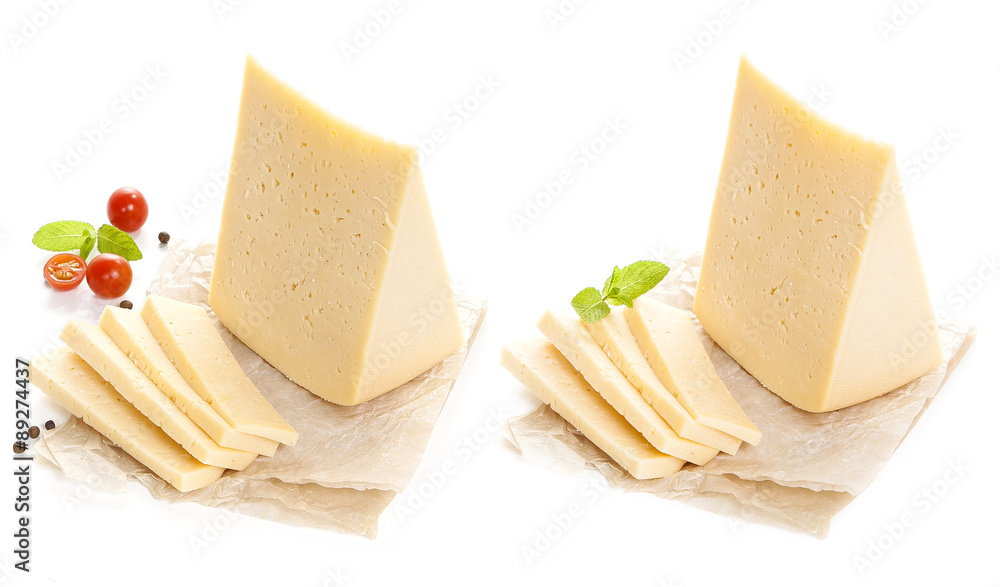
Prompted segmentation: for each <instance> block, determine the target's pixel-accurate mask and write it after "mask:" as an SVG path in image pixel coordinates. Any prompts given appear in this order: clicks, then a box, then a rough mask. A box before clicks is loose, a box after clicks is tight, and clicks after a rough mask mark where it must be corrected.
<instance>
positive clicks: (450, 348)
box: [209, 58, 464, 405]
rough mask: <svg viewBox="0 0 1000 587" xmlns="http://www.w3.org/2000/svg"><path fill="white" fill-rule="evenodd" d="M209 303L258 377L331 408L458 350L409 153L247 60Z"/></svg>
mask: <svg viewBox="0 0 1000 587" xmlns="http://www.w3.org/2000/svg"><path fill="white" fill-rule="evenodd" d="M209 303H210V305H211V307H212V309H213V310H214V311H215V313H216V315H217V316H218V317H219V319H220V320H221V321H222V323H223V324H224V325H225V326H226V327H227V328H228V329H229V330H230V331H232V332H233V334H235V335H236V336H238V337H239V338H240V339H241V340H242V341H243V342H244V343H245V344H246V345H247V346H249V347H250V348H251V349H253V350H254V351H256V352H257V353H258V354H259V355H260V356H261V357H263V358H264V359H265V360H266V361H267V362H268V363H270V364H271V365H273V366H274V367H275V368H277V369H278V370H279V371H281V372H282V373H284V374H285V375H286V376H287V377H289V378H290V379H292V380H293V381H295V382H296V383H298V384H299V385H301V386H302V387H304V388H306V389H308V390H309V391H311V392H313V393H315V394H316V395H318V396H320V397H322V398H324V399H327V400H329V401H331V402H334V403H337V404H341V405H355V404H358V403H361V402H363V401H366V400H368V399H371V398H373V397H376V396H378V395H381V394H383V393H385V392H387V391H390V390H392V389H395V388H396V387H398V386H400V385H402V384H403V383H406V382H407V381H409V380H411V379H413V378H414V377H416V376H417V375H419V374H421V373H423V372H424V371H427V370H428V369H430V368H431V367H433V366H434V365H435V364H437V363H439V362H440V361H441V360H443V359H444V358H445V357H447V356H448V355H449V354H451V353H452V352H454V351H455V350H456V349H458V348H459V347H460V346H461V345H462V344H463V342H464V333H463V331H462V327H461V323H460V321H459V316H458V309H457V306H456V304H455V300H454V297H453V294H452V290H451V285H450V281H449V279H448V273H447V269H446V267H445V262H444V257H443V255H442V253H441V246H440V243H439V242H438V236H437V231H436V229H435V226H434V221H433V218H432V216H431V210H430V204H429V202H428V199H427V194H426V192H425V190H424V185H423V178H422V176H421V174H420V169H419V167H418V165H417V151H416V150H415V149H413V148H411V147H406V146H401V145H397V144H394V143H392V142H389V141H387V140H385V139H382V138H380V137H378V136H376V135H374V134H372V133H368V132H365V131H364V130H361V129H360V128H357V127H355V126H353V125H350V124H348V123H346V122H344V121H342V120H340V119H338V118H336V117H334V116H332V115H331V114H330V113H328V112H327V111H325V110H324V109H322V108H320V107H319V106H317V105H316V104H315V103H313V102H311V101H310V100H308V99H307V98H306V97H305V96H303V95H302V94H300V93H299V92H297V91H296V90H294V89H293V88H291V87H290V86H288V85H286V84H284V83H282V82H281V81H279V80H278V79H276V78H275V77H274V76H273V75H271V74H270V73H268V72H267V71H265V70H264V69H263V68H261V67H260V65H258V64H257V62H256V61H254V60H253V59H249V58H248V60H247V65H246V72H245V75H244V82H243V96H242V100H241V103H240V113H239V119H238V128H237V135H236V145H235V148H234V151H233V159H232V170H231V174H230V178H229V182H228V185H227V188H226V198H225V203H224V206H223V212H222V224H221V227H220V229H219V244H218V250H217V254H216V261H215V267H214V271H213V274H212V283H211V290H210V298H209Z"/></svg>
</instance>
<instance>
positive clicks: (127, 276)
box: [87, 253, 132, 298]
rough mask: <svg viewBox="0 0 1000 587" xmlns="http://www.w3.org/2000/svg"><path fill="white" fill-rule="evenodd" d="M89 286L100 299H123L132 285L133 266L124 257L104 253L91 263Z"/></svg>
mask: <svg viewBox="0 0 1000 587" xmlns="http://www.w3.org/2000/svg"><path fill="white" fill-rule="evenodd" d="M87 285H89V286H90V289H92V290H93V291H94V293H95V294H97V296H98V297H102V298H117V297H121V296H123V295H125V292H127V291H128V288H129V286H131V285H132V266H131V265H129V264H128V261H126V260H125V258H124V257H121V256H119V255H115V254H113V253H102V254H100V255H98V256H96V257H94V258H93V259H92V260H91V261H90V267H88V268H87Z"/></svg>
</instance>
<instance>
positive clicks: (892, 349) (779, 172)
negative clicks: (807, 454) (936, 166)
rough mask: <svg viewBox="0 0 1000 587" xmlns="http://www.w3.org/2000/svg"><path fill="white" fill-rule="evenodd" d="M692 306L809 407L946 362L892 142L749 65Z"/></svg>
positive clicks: (765, 377)
mask: <svg viewBox="0 0 1000 587" xmlns="http://www.w3.org/2000/svg"><path fill="white" fill-rule="evenodd" d="M694 311H695V314H697V316H698V319H699V320H700V321H701V324H702V326H704V328H705V330H706V331H707V332H708V333H709V334H710V335H711V336H712V338H713V339H714V340H715V342H716V343H718V344H719V346H721V347H722V348H723V349H724V350H725V351H726V352H727V353H729V355H730V356H732V357H733V358H734V359H736V360H737V361H738V362H739V363H740V364H741V365H742V366H743V368H745V369H746V370H747V371H749V372H750V373H751V374H752V375H753V376H754V377H756V378H757V379H758V380H759V381H760V382H761V383H762V384H763V385H764V386H765V387H767V388H768V389H770V390H771V391H772V392H774V393H776V394H777V395H779V396H780V397H782V398H784V399H785V400H786V401H788V402H789V403H791V404H793V405H795V406H797V407H799V408H802V409H804V410H808V411H811V412H827V411H831V410H836V409H839V408H843V407H846V406H850V405H853V404H856V403H858V402H861V401H865V400H867V399H871V398H873V397H876V396H878V395H881V394H883V393H886V392H888V391H891V390H893V389H895V388H897V387H899V386H900V385H903V384H905V383H907V382H908V381H910V380H912V379H914V378H916V377H918V376H920V375H922V374H923V373H925V372H927V371H928V370H930V369H931V368H933V367H934V366H935V365H937V364H939V363H940V362H941V361H942V354H941V345H940V341H939V339H938V333H937V324H936V321H935V318H934V312H933V308H932V307H931V303H930V296H929V295H928V292H927V285H926V281H925V279H924V274H923V270H922V267H921V263H920V258H919V255H918V252H917V247H916V240H915V238H914V235H913V229H912V226H911V224H910V219H909V215H908V212H907V210H906V202H905V199H904V197H903V193H902V186H901V183H900V180H899V172H898V170H897V167H896V158H895V155H894V153H893V149H892V148H891V147H889V146H887V145H883V144H880V143H876V142H874V141H870V140H866V139H865V138H863V137H861V136H859V135H857V134H855V133H852V132H849V131H846V130H844V129H842V128H840V127H838V126H836V125H834V124H832V123H830V122H828V121H826V120H824V119H822V118H820V117H819V116H818V115H816V113H814V112H812V111H811V110H809V108H807V107H806V106H805V105H803V104H801V103H800V102H798V101H797V100H795V99H794V98H793V97H792V96H791V95H790V94H788V93H787V92H785V91H784V90H782V89H781V88H779V87H778V86H777V85H775V84H774V83H773V82H771V81H770V80H768V79H766V78H765V77H764V76H763V75H762V74H761V73H760V72H759V71H757V70H756V69H755V68H754V67H753V66H751V65H750V64H749V63H748V62H747V61H746V60H745V59H744V60H742V61H741V63H740V69H739V75H738V78H737V83H736V93H735V96H734V99H733V108H732V115H731V119H730V123H729V136H728V138H727V141H726V150H725V155H724V157H723V160H722V168H721V170H720V174H719V183H718V188H717V190H716V195H715V204H714V206H713V208H712V218H711V221H710V225H709V234H708V238H707V240H706V243H705V254H704V257H703V261H702V265H701V275H700V278H699V281H698V287H697V290H696V293H695V300H694Z"/></svg>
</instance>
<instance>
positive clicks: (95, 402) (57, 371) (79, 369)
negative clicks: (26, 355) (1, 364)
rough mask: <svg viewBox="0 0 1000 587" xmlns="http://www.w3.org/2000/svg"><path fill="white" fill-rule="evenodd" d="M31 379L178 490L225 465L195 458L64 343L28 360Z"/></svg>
mask: <svg viewBox="0 0 1000 587" xmlns="http://www.w3.org/2000/svg"><path fill="white" fill-rule="evenodd" d="M31 369H32V373H31V374H32V382H33V383H34V384H35V385H37V386H38V387H39V389H41V390H42V391H43V392H45V394H46V395H48V396H49V397H51V398H52V399H53V400H55V401H56V402H57V403H58V404H59V405H61V406H62V407H64V408H66V409H67V410H69V412H70V413H71V414H73V415H74V416H76V417H77V418H80V419H81V420H83V421H84V422H86V423H87V424H89V425H90V426H91V427H93V428H94V429H95V430H97V431H98V432H100V433H101V434H103V435H104V436H106V437H107V438H108V440H110V441H111V442H114V443H115V444H117V445H118V446H120V447H121V448H122V450H124V451H125V452H127V453H128V454H130V455H132V457H133V458H134V459H136V460H137V461H139V462H140V463H142V464H143V465H145V466H146V467H149V469H150V470H151V471H153V472H154V473H156V474H157V475H159V476H160V477H161V478H162V479H163V480H164V481H166V482H167V483H169V484H171V485H173V486H174V487H175V488H176V489H177V490H178V491H182V492H187V491H193V490H195V489H201V488H202V487H206V486H208V485H211V484H212V483H214V482H215V481H217V480H218V479H219V478H220V477H222V473H223V471H224V470H225V469H223V468H222V467H213V466H211V465H206V464H204V463H200V462H198V460H197V459H195V458H194V457H193V456H191V454H190V453H188V451H186V450H184V448H183V447H182V446H181V445H179V444H177V443H176V442H174V441H173V440H171V439H170V437H169V436H167V435H166V434H165V433H164V432H163V430H160V428H159V427H158V426H156V424H153V423H152V422H151V421H150V420H149V418H147V417H145V416H143V415H142V414H140V413H139V411H138V410H136V409H135V407H133V406H132V404H130V403H128V401H126V400H125V398H123V397H122V396H121V394H119V393H118V392H117V391H115V388H114V387H112V386H111V384H110V383H108V382H107V381H105V380H104V378H103V377H101V376H100V375H98V374H97V372H96V371H94V370H93V369H92V368H90V366H89V365H87V363H85V362H84V361H83V359H81V358H80V357H78V356H77V355H76V353H74V352H73V351H71V350H70V349H68V348H66V347H62V348H60V349H59V350H57V351H56V352H55V353H54V354H53V355H51V356H48V357H36V358H35V359H33V360H32V361H31Z"/></svg>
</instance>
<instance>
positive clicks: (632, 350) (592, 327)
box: [586, 307, 743, 455]
mask: <svg viewBox="0 0 1000 587" xmlns="http://www.w3.org/2000/svg"><path fill="white" fill-rule="evenodd" d="M586 327H587V331H588V332H590V335H591V336H593V337H594V340H595V341H596V342H597V344H599V345H601V348H602V349H604V352H605V354H607V355H608V358H609V359H611V361H612V362H613V363H614V364H615V366H617V367H618V369H619V370H620V371H621V372H622V374H624V375H625V378H626V379H628V380H629V383H631V384H632V385H633V386H635V388H636V389H638V390H639V393H641V394H642V397H643V399H645V400H646V402H647V403H649V405H650V406H652V407H653V409H654V410H656V412H657V413H658V414H660V415H661V416H663V419H664V420H666V421H667V424H670V427H671V428H673V429H674V431H675V432H677V434H678V435H679V436H681V437H682V438H687V439H688V440H693V441H694V442H698V443H700V444H704V445H706V446H711V447H713V448H715V449H717V450H720V451H722V452H724V453H727V454H731V455H734V454H736V451H737V450H738V449H739V448H740V445H741V444H743V441H742V440H740V439H739V438H736V437H735V436H732V435H730V434H726V433H725V432H722V431H721V430H716V429H715V428H710V427H708V426H705V425H703V424H699V423H698V422H697V421H695V419H694V418H693V417H692V416H691V414H689V413H688V411H687V410H686V409H685V408H684V406H682V405H681V403H680V402H679V401H677V398H676V397H674V395H673V394H672V393H670V392H669V391H668V390H667V388H666V387H664V386H663V383H662V382H660V379H659V378H658V377H657V376H656V373H655V372H654V371H653V368H652V367H650V366H649V363H648V362H647V361H646V357H645V356H643V354H642V349H640V348H639V343H638V342H636V340H635V337H634V336H633V335H632V331H631V330H630V329H629V327H628V322H626V320H625V314H624V312H623V311H622V308H621V307H615V308H611V313H610V314H608V315H607V316H605V317H604V318H602V319H600V320H595V321H594V322H590V323H587V324H586Z"/></svg>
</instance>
